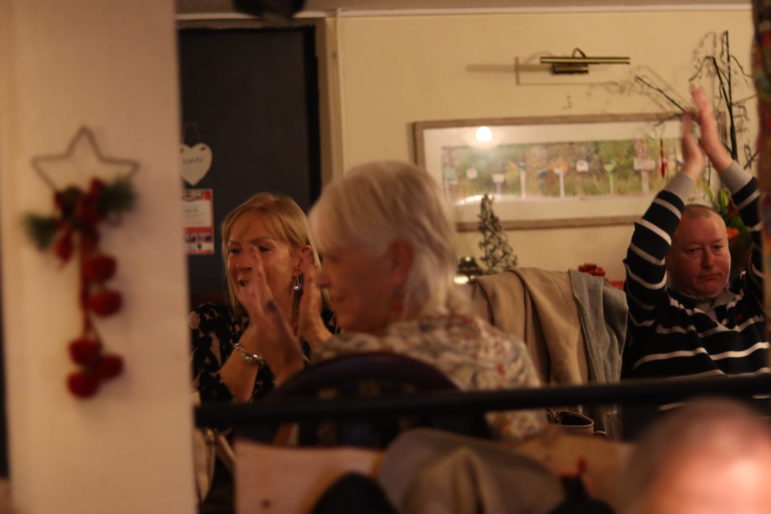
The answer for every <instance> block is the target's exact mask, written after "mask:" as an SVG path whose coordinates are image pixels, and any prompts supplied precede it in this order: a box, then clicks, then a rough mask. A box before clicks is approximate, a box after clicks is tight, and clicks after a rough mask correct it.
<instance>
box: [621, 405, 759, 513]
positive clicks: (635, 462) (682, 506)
mask: <svg viewBox="0 0 771 514" xmlns="http://www.w3.org/2000/svg"><path fill="white" fill-rule="evenodd" d="M624 487H625V491H624V495H623V496H624V500H625V502H626V509H625V510H624V512H626V513H630V514H631V513H635V514H647V513H657V514H667V513H681V512H688V513H692V514H702V513H703V514H711V513H715V514H717V513H722V512H743V513H758V514H759V513H767V512H771V430H770V429H769V425H768V423H767V421H764V420H762V419H760V418H759V417H758V416H757V415H756V414H755V413H754V412H752V411H751V410H749V409H748V408H746V407H744V406H743V405H740V404H738V403H734V402H731V401H727V400H707V401H701V402H697V403H695V404H692V405H689V406H686V407H683V408H681V409H679V410H678V411H677V412H674V413H672V414H670V415H668V416H667V417H666V418H664V419H663V420H660V421H659V422H658V423H657V424H655V425H654V426H653V427H652V428H651V430H649V431H648V432H647V433H646V434H645V435H644V436H643V437H642V438H641V439H640V441H639V443H638V446H637V448H636V450H635V452H634V454H633V456H632V457H631V459H630V460H629V467H628V470H627V473H626V475H625V480H624Z"/></svg>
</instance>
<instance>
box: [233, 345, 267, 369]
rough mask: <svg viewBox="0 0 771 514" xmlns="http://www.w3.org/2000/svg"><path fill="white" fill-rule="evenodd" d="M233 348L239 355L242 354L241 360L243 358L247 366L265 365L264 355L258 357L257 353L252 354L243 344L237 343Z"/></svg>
mask: <svg viewBox="0 0 771 514" xmlns="http://www.w3.org/2000/svg"><path fill="white" fill-rule="evenodd" d="M233 348H235V349H236V350H238V353H240V354H241V358H243V359H244V360H245V361H246V363H247V364H250V365H252V366H262V365H263V364H265V359H264V358H263V356H262V355H258V354H256V353H252V352H250V351H249V350H247V349H246V348H244V347H243V346H242V345H241V343H235V344H234V345H233Z"/></svg>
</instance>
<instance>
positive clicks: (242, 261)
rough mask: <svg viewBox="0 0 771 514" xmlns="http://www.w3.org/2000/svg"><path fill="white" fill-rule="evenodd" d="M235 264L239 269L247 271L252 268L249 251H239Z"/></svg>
mask: <svg viewBox="0 0 771 514" xmlns="http://www.w3.org/2000/svg"><path fill="white" fill-rule="evenodd" d="M236 266H237V267H238V269H240V270H244V271H248V270H250V269H252V258H251V256H250V255H249V252H245V251H241V252H239V253H238V255H237V256H236Z"/></svg>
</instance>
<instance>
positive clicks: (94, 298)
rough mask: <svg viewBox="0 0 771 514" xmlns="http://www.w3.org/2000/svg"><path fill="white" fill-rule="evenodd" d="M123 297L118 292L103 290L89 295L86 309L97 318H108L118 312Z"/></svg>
mask: <svg viewBox="0 0 771 514" xmlns="http://www.w3.org/2000/svg"><path fill="white" fill-rule="evenodd" d="M122 303H123V297H122V296H121V295H120V293H119V292H118V291H113V290H112V289H103V290H102V291H99V292H98V293H94V294H93V295H91V298H89V299H88V307H89V308H90V309H91V311H92V312H93V313H94V314H96V315H97V316H110V315H111V314H115V313H116V312H118V311H119V310H120V307H121V305H122Z"/></svg>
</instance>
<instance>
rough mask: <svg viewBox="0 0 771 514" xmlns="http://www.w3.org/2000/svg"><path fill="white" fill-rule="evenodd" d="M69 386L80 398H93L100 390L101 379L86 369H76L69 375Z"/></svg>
mask: <svg viewBox="0 0 771 514" xmlns="http://www.w3.org/2000/svg"><path fill="white" fill-rule="evenodd" d="M67 387H68V388H69V390H70V392H71V393H72V394H74V395H75V396H77V397H78V398H91V397H92V396H94V395H95V394H96V392H97V391H98V390H99V379H97V378H96V377H95V376H94V375H91V374H90V373H86V372H85V371H75V372H74V373H70V375H69V376H68V377H67Z"/></svg>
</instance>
